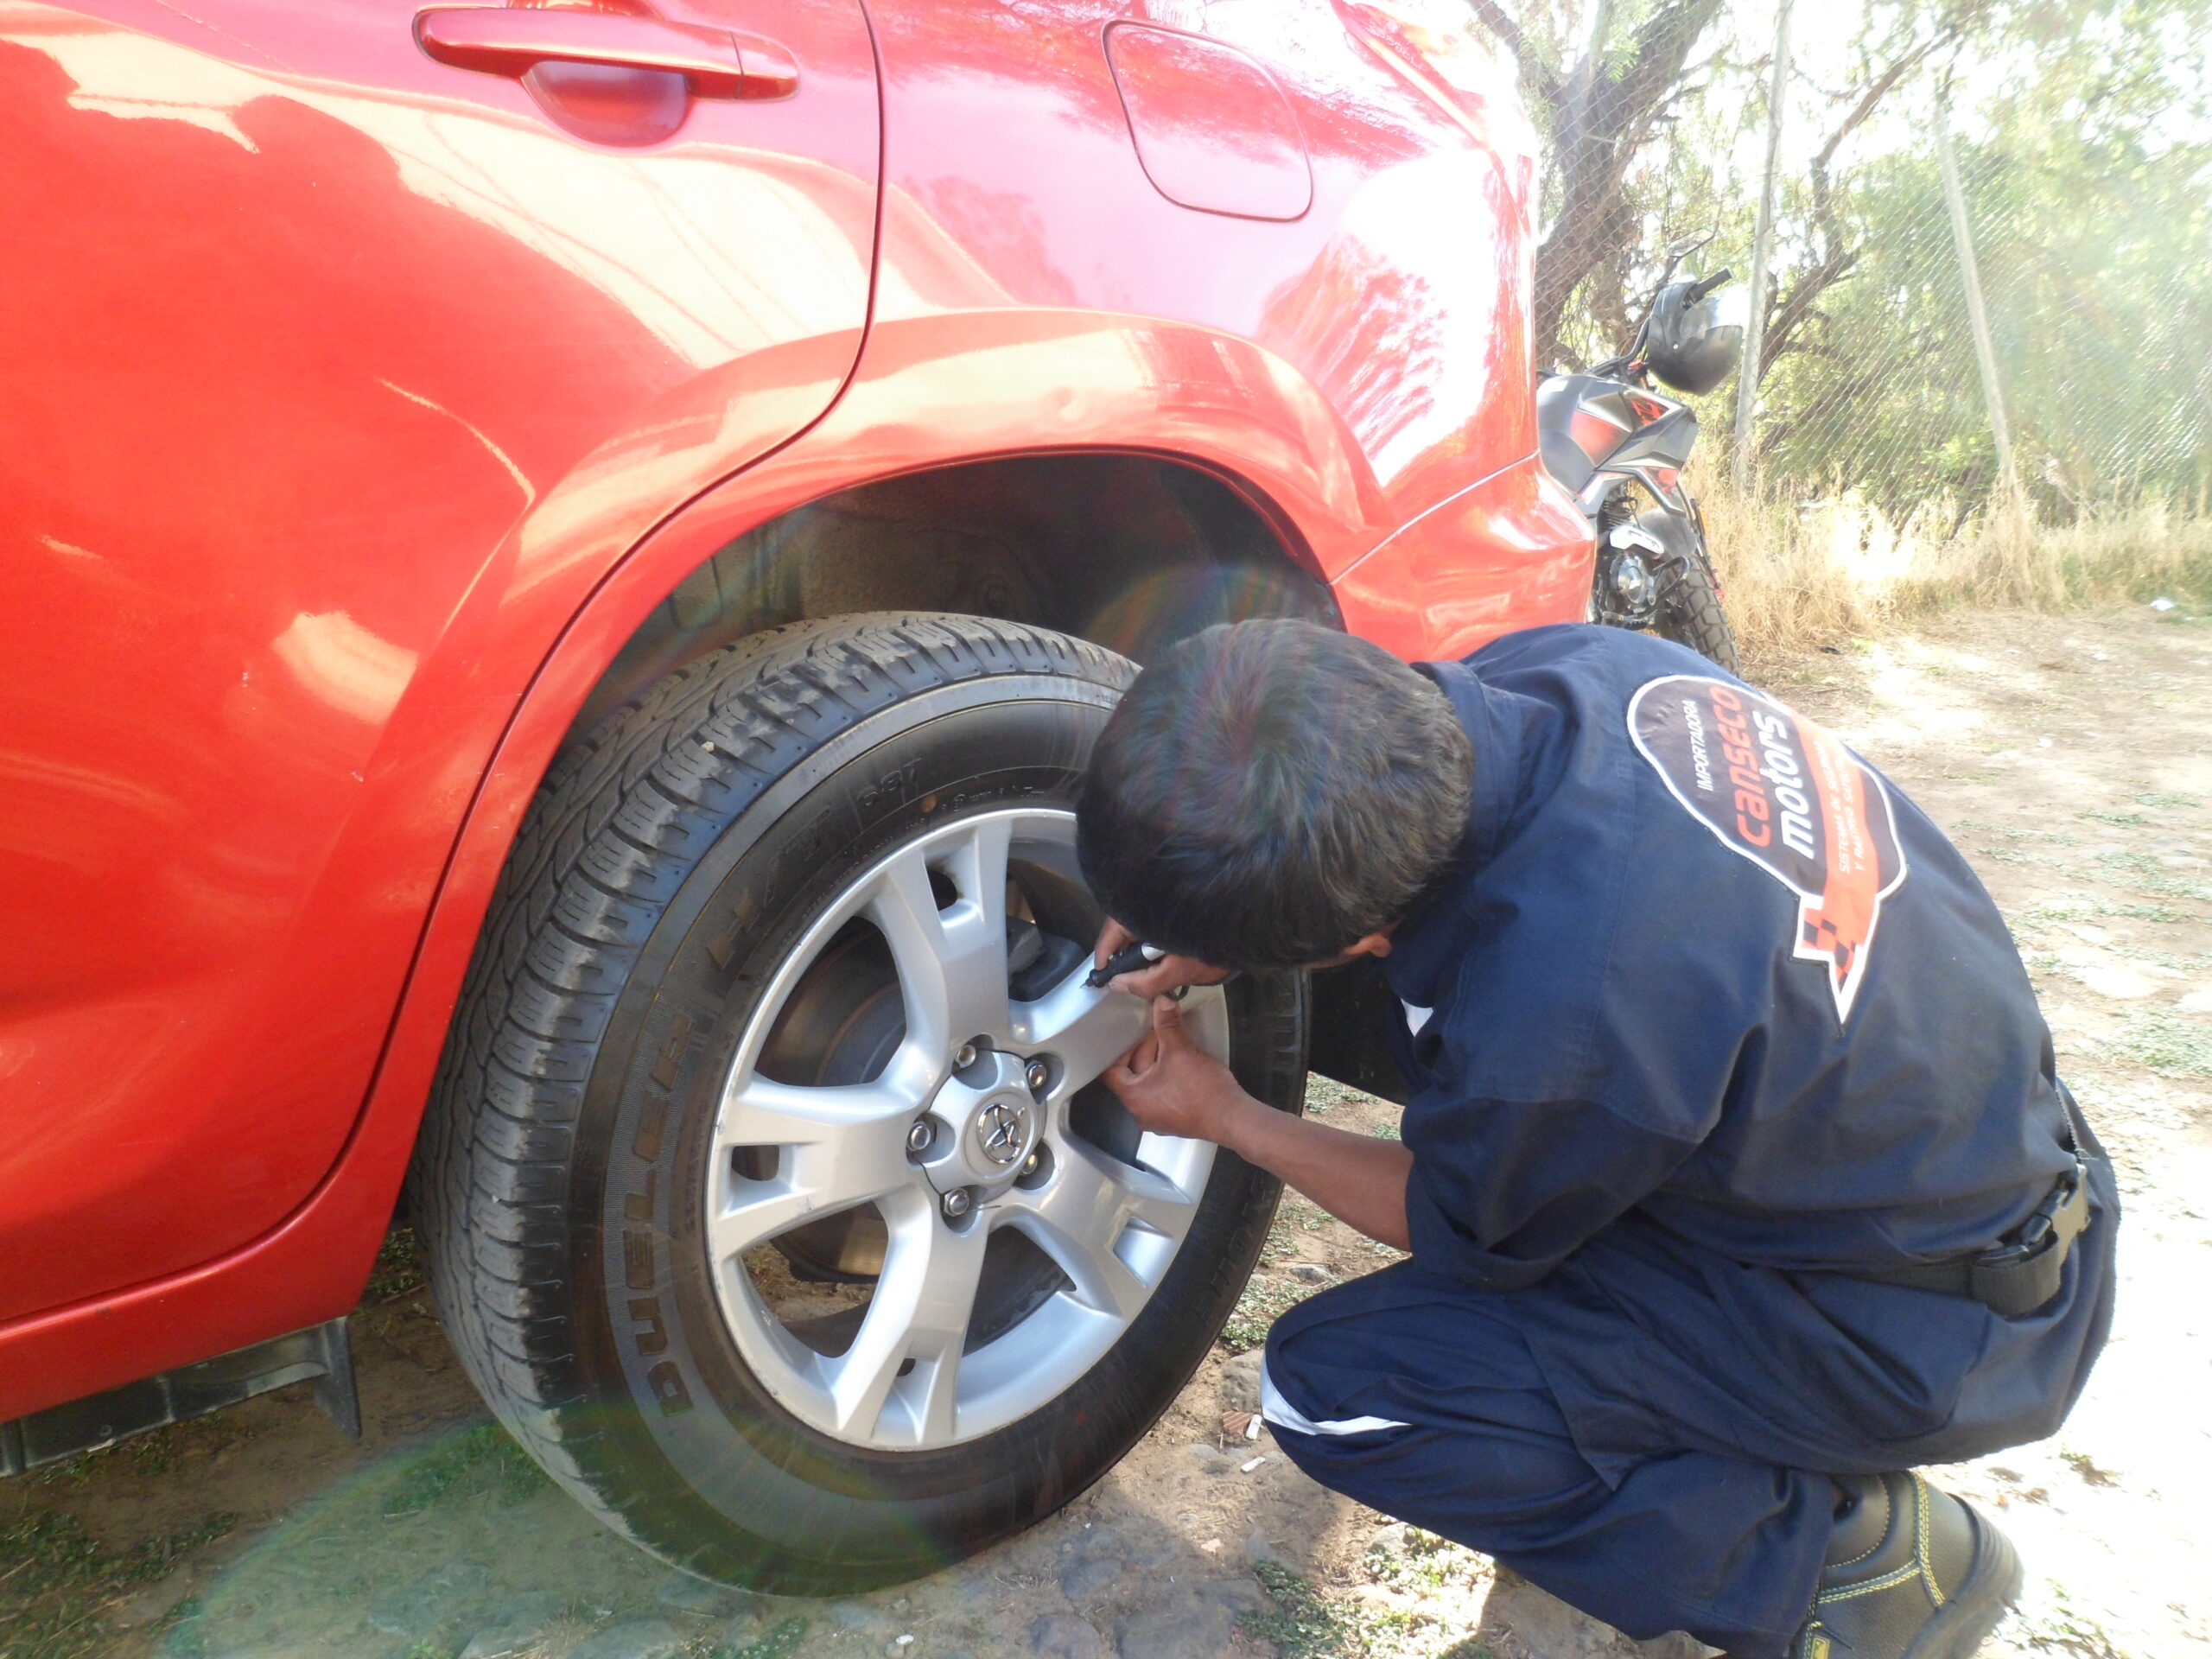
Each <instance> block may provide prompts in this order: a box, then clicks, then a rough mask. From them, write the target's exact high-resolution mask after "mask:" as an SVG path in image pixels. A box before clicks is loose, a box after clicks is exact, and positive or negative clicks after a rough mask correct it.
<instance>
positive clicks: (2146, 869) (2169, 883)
mask: <svg viewBox="0 0 2212 1659" xmlns="http://www.w3.org/2000/svg"><path fill="white" fill-rule="evenodd" d="M2096 861H2097V862H2098V863H2099V864H2101V865H2102V866H2103V867H2104V874H2105V878H2106V880H2111V881H2124V882H2125V883H2126V885H2127V886H2128V887H2133V888H2134V889H2135V891H2136V892H2138V893H2149V894H2150V895H2151V896H2152V897H2153V898H2156V899H2197V900H2199V901H2200V902H2202V903H2204V904H2212V881H2196V880H2188V879H2186V878H2183V877H2180V876H2173V875H2169V874H2166V871H2165V868H2164V866H2163V865H2161V864H2160V863H2159V862H2158V860H2157V859H2155V858H2153V857H2152V855H2150V854H2148V853H2099V854H2098V855H2097V858H2096Z"/></svg>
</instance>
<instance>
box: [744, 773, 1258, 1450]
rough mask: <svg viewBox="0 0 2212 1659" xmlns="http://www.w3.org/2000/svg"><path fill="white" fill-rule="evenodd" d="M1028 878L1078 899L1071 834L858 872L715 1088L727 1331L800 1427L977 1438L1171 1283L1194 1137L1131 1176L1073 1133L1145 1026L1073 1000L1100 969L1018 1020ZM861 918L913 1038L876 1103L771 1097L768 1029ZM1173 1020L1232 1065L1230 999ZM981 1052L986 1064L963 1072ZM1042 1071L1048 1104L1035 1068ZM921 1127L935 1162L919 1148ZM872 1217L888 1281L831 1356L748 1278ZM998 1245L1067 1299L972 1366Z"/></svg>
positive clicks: (1193, 1172) (1142, 1018)
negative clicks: (1043, 1264) (1018, 883)
mask: <svg viewBox="0 0 2212 1659" xmlns="http://www.w3.org/2000/svg"><path fill="white" fill-rule="evenodd" d="M1015 861H1019V862H1020V864H1021V865H1026V866H1029V867H1034V868H1039V869H1043V870H1046V871H1050V872H1052V874H1055V875H1057V876H1058V877H1060V878H1062V879H1064V880H1067V881H1071V882H1077V881H1079V880H1080V878H1079V876H1078V874H1077V868H1076V861H1075V819H1074V816H1073V815H1072V814H1071V813H1068V812H1065V811H1044V810H1015V811H1001V812H991V813H987V814H983V815H981V816H979V817H971V818H965V819H962V820H960V821H958V822H957V823H950V824H947V825H946V826H945V827H944V828H943V829H938V830H935V831H933V832H931V833H930V834H928V835H925V836H922V837H921V838H920V839H918V840H917V841H914V842H911V843H909V844H908V845H906V847H903V848H901V849H899V850H898V851H897V852H895V853H893V854H892V855H889V856H888V857H887V858H885V859H884V860H882V861H880V862H879V863H877V864H876V865H874V867H873V868H870V869H868V871H867V872H866V873H864V874H861V876H860V877H859V879H858V880H855V881H854V882H853V884H852V885H851V886H850V887H848V888H847V889H846V890H845V892H844V893H842V895H840V896H839V898H838V899H837V900H836V903H834V904H833V905H831V906H829V909H828V910H827V911H826V912H824V913H823V916H822V917H821V918H819V919H818V920H817V921H816V922H815V923H814V925H812V926H811V927H810V928H809V929H808V930H807V932H806V934H805V935H804V938H801V940H800V941H799V943H798V947H797V948H796V949H795V950H792V952H791V955H790V956H789V957H787V958H786V959H785V962H784V963H783V964H782V965H781V967H780V968H779V969H778V971H777V974H776V976H775V978H774V980H773V981H772V982H771V983H770V985H769V987H768V988H767V991H766V995H764V996H763V997H762V998H761V1001H760V1006H759V1007H758V1008H757V1010H756V1011H755V1013H754V1014H753V1020H752V1022H751V1024H750V1025H749V1026H748V1027H747V1030H746V1033H745V1036H744V1039H743V1040H742V1041H741V1043H740V1045H739V1046H738V1050H737V1052H736V1055H735V1057H734V1060H733V1062H732V1065H731V1068H730V1071H729V1074H728V1079H727V1080H726V1082H725V1084H724V1086H723V1090H722V1097H721V1107H720V1109H719V1111H718V1113H717V1116H716V1119H715V1141H714V1154H713V1157H712V1159H711V1160H710V1162H709V1166H708V1167H709V1176H708V1183H707V1192H706V1194H705V1198H706V1211H707V1227H706V1234H705V1236H706V1240H707V1248H708V1249H709V1252H710V1253H711V1265H712V1268H713V1274H714V1282H715V1295H716V1297H717V1298H718V1299H719V1300H720V1302H721V1310H722V1314H723V1317H724V1319H726V1320H727V1321H728V1327H729V1331H730V1334H731V1336H732V1338H733V1339H734V1341H735V1343H736V1344H737V1348H738V1351H739V1352H740V1353H741V1355H742V1356H743V1357H744V1358H745V1361H746V1363H747V1364H748V1365H749V1366H751V1367H752V1369H753V1373H754V1374H755V1376H758V1377H759V1378H760V1382H761V1383H762V1385H763V1386H764V1387H766V1389H767V1390H768V1391H769V1393H770V1394H772V1395H774V1396H775V1398H776V1399H777V1400H778V1401H779V1402H780V1403H781V1404H782V1405H783V1406H784V1408H785V1409H786V1410H789V1411H790V1412H791V1413H792V1414H794V1415H795V1416H797V1417H798V1418H799V1419H800V1420H801V1421H804V1422H805V1423H807V1424H809V1425H810V1427H814V1428H816V1429H817V1430H819V1431H821V1432H822V1433H825V1434H828V1435H830V1436H832V1437H834V1438H835V1439H837V1440H843V1441H847V1442H849V1443H851V1444H854V1445H857V1446H870V1447H874V1448H878V1449H884V1450H917V1449H921V1448H926V1447H936V1446H950V1445H954V1444H957V1443H958V1442H960V1441H963V1440H974V1439H976V1437H978V1436H980V1435H983V1434H987V1433H990V1432H992V1431H993V1430H995V1429H998V1428H1002V1427H1005V1426H1006V1425H1007V1424H1008V1423H1011V1422H1013V1421H1016V1420H1017V1419H1019V1418H1021V1417H1024V1416H1027V1414H1029V1413H1031V1412H1033V1411H1035V1410H1036V1409H1038V1408H1039V1407H1041V1406H1043V1405H1045V1404H1046V1402H1049V1401H1051V1400H1052V1399H1053V1398H1054V1397H1055V1396H1057V1395H1059V1394H1060V1393H1061V1392H1062V1391H1063V1390H1064V1389H1067V1388H1068V1387H1069V1386H1070V1385H1071V1384H1072V1383H1075V1382H1076V1381H1077V1378H1079V1377H1081V1376H1083V1375H1084V1372H1086V1371H1087V1370H1090V1368H1091V1367H1092V1366H1093V1365H1095V1364H1096V1363H1097V1362H1098V1361H1099V1359H1100V1358H1101V1357H1103V1355H1104V1354H1105V1352H1106V1351H1107V1350H1108V1349H1109V1348H1110V1347H1111V1346H1112V1345H1113V1344H1114V1342H1115V1341H1116V1338H1119V1337H1120V1335H1121V1334H1122V1332H1123V1331H1124V1330H1126V1329H1127V1328H1128V1325H1129V1322H1130V1321H1131V1320H1132V1319H1135V1317H1136V1315H1137V1314H1138V1313H1139V1312H1140V1311H1141V1309H1142V1308H1143V1307H1144V1306H1145V1304H1146V1302H1147V1300H1149V1299H1150V1298H1151V1295H1152V1293H1153V1291H1154V1289H1155V1288H1156V1287H1158V1286H1159V1284H1160V1280H1161V1279H1162V1278H1163V1277H1164V1276H1165V1275H1166V1272H1167V1268H1168V1266H1169V1264H1170V1263H1171V1262H1173V1260H1174V1257H1175V1253H1176V1250H1177V1249H1178V1248H1179V1246H1180V1245H1181V1243H1182V1241H1183V1237H1184V1235H1185V1233H1186V1232H1187V1231H1188V1230H1189V1229H1190V1225H1191V1222H1192V1217H1193V1216H1194V1215H1195V1214H1196V1212H1197V1210H1198V1201H1199V1198H1201V1196H1202V1195H1203V1194H1204V1192H1205V1184H1206V1177H1207V1174H1208V1173H1209V1172H1210V1171H1211V1168H1212V1166H1213V1156H1214V1148H1213V1147H1212V1146H1211V1145H1210V1144H1209V1143H1207V1142H1205V1141H1185V1140H1179V1139H1176V1138H1173V1137H1171V1136H1166V1135H1150V1134H1147V1135H1143V1136H1142V1138H1141V1141H1138V1142H1137V1144H1136V1147H1135V1161H1129V1160H1126V1159H1124V1158H1121V1157H1116V1156H1115V1155H1113V1154H1111V1153H1109V1152H1108V1151H1106V1150H1104V1149H1103V1147H1100V1146H1098V1145H1096V1144H1094V1143H1093V1142H1092V1141H1089V1140H1086V1139H1084V1137H1083V1136H1081V1135H1077V1133H1075V1132H1074V1129H1073V1127H1072V1125H1071V1118H1070V1106H1071V1102H1072V1101H1073V1100H1074V1099H1075V1096H1077V1092H1078V1091H1079V1090H1081V1089H1082V1088H1083V1086H1084V1084H1089V1083H1090V1082H1092V1081H1093V1080H1094V1079H1095V1078H1096V1077H1098V1075H1099V1074H1100V1073H1101V1072H1103V1071H1104V1070H1105V1069H1106V1067H1107V1066H1108V1065H1110V1064H1112V1062H1113V1061H1115V1060H1116V1059H1117V1058H1120V1057H1121V1056H1122V1054H1124V1053H1126V1052H1128V1049H1129V1048H1130V1047H1131V1046H1133V1045H1134V1044H1135V1042H1136V1041H1137V1040H1138V1039H1139V1038H1140V1037H1141V1036H1142V1034H1143V1033H1144V1031H1145V1029H1146V1027H1147V1023H1148V1020H1149V1018H1150V1016H1149V1014H1148V1012H1147V1008H1146V1006H1145V1004H1144V1003H1143V1001H1141V1000H1140V999H1138V998H1135V997H1132V996H1128V995H1122V994H1121V993H1119V992H1113V991H1103V990H1092V989H1090V988H1088V987H1087V986H1086V985H1084V975H1085V973H1086V972H1087V971H1088V969H1089V967H1090V961H1089V953H1088V951H1087V950H1086V951H1084V955H1083V957H1082V958H1081V959H1079V960H1077V962H1076V963H1074V965H1073V966H1072V967H1071V968H1070V969H1068V971H1067V972H1066V973H1065V975H1064V976H1061V977H1060V978H1059V979H1058V982H1057V983H1055V984H1053V985H1052V986H1051V987H1050V988H1047V989H1046V990H1045V991H1044V992H1043V994H1042V995H1039V996H1038V997H1037V998H1036V999H1035V1000H1033V1001H1014V998H1013V994H1012V992H1011V990H1010V988H1009V980H1008V969H1007V919H1008V907H1007V893H1008V881H1007V877H1008V872H1009V866H1010V864H1013V863H1014V862H1015ZM933 878H934V880H933ZM856 921H865V922H867V923H868V924H871V925H873V926H874V928H875V929H876V930H877V931H880V934H881V936H882V938H883V941H884V943H885V944H887V946H888V949H889V957H890V963H891V965H892V968H893V970H895V973H896V976H897V983H898V995H899V1002H900V1003H901V1005H902V1006H903V1008H904V1011H905V1032H904V1034H903V1036H901V1037H899V1039H898V1041H897V1045H896V1046H895V1047H894V1048H893V1049H892V1050H891V1052H890V1053H889V1056H888V1058H887V1060H886V1061H885V1063H884V1064H883V1065H881V1067H880V1070H879V1071H876V1072H875V1073H874V1076H873V1077H872V1078H871V1079H870V1080H869V1081H868V1082H865V1083H858V1084H843V1085H835V1086H801V1085H797V1084H787V1083H781V1082H778V1081H776V1080H775V1079H774V1078H772V1077H769V1076H767V1075H766V1074H765V1073H764V1072H763V1071H761V1070H760V1059H761V1055H762V1051H763V1049H764V1047H765V1046H766V1044H767V1043H768V1040H769V1038H770V1035H771V1033H772V1031H773V1030H774V1028H775V1026H776V1021H777V1019H778V1017H779V1014H781V1012H782V1011H783V1009H784V1007H785V1003H786V1002H787V1001H789V1000H790V999H791V995H792V994H793V992H794V990H795V989H796V988H798V985H799V983H800V982H801V980H802V979H803V978H804V977H805V976H806V974H807V971H808V969H810V967H811V966H812V965H813V964H814V963H816V961H817V957H821V956H822V955H823V951H824V948H825V946H827V945H828V944H829V943H830V941H831V940H832V939H833V938H836V937H838V936H839V934H840V931H841V930H844V929H846V928H848V927H849V925H851V924H853V923H855V922H856ZM1184 1019H1185V1026H1186V1028H1187V1029H1188V1030H1189V1031H1190V1033H1191V1035H1192V1039H1193V1040H1194V1041H1195V1042H1196V1043H1197V1044H1198V1046H1200V1047H1201V1048H1203V1049H1205V1050H1206V1051H1207V1052H1210V1053H1212V1054H1214V1055H1217V1056H1218V1057H1220V1058H1227V1057H1228V1052H1229V1012H1228V1006H1227V1003H1226V1001H1224V998H1223V995H1222V994H1221V992H1220V990H1219V989H1218V988H1205V989H1198V990H1194V991H1192V993H1191V995H1190V996H1189V998H1188V999H1187V1001H1185V1004H1184ZM979 1039H980V1040H979ZM968 1045H975V1046H976V1056H975V1058H974V1061H973V1063H972V1064H970V1065H967V1066H966V1067H965V1068H963V1070H962V1071H960V1073H959V1074H958V1075H957V1076H956V1075H955V1074H954V1065H955V1062H956V1058H957V1056H958V1055H959V1054H960V1052H961V1051H962V1049H963V1046H968ZM1039 1057H1041V1058H1045V1059H1046V1068H1045V1071H1046V1076H1045V1080H1044V1087H1043V1088H1042V1089H1038V1088H1035V1087H1033V1084H1032V1082H1031V1068H1030V1065H1029V1062H1030V1061H1031V1060H1032V1059H1033V1058H1039ZM925 1121H926V1122H928V1123H929V1124H930V1127H931V1134H930V1135H929V1137H928V1139H927V1140H922V1139H921V1137H920V1136H919V1135H918V1133H917V1129H916V1126H917V1124H918V1122H925ZM910 1136H912V1139H910ZM917 1141H919V1143H920V1144H919V1146H917V1144H916V1142H917ZM764 1154H765V1155H764ZM861 1206H873V1208H874V1211H875V1213H876V1214H877V1215H878V1216H880V1218H881V1221H882V1224H883V1230H884V1233H885V1239H884V1249H883V1260H882V1263H881V1269H880V1273H879V1274H875V1275H874V1285H873V1288H872V1292H871V1294H869V1296H868V1301H867V1304H866V1306H865V1310H864V1311H862V1312H861V1313H860V1318H859V1324H858V1328H857V1330H856V1331H855V1332H854V1333H853V1334H852V1336H851V1339H850V1342H849V1345H848V1346H846V1347H845V1348H843V1350H842V1351H841V1352H838V1353H835V1354H829V1353H823V1352H821V1351H817V1349H816V1348H815V1347H812V1346H810V1345H809V1344H806V1343H804V1342H802V1341H801V1340H800V1339H799V1338H798V1336H796V1335H794V1334H793V1332H792V1330H791V1328H790V1327H789V1326H787V1325H785V1322H784V1321H783V1320H782V1319H779V1317H778V1315H777V1314H776V1313H775V1312H773V1311H772V1309H771V1308H770V1306H768V1305H767V1303H766V1301H765V1300H763V1297H762V1295H761V1294H760V1287H759V1286H758V1284H757V1283H756V1282H755V1280H754V1277H753V1272H752V1270H751V1269H750V1268H748V1266H747V1258H748V1256H752V1255H756V1254H757V1253H758V1252H759V1250H760V1246H762V1245H763V1244H766V1243H772V1241H774V1240H775V1239H777V1238H778V1237H779V1236H783V1235H785V1234H786V1233H788V1232H790V1231H791V1230H792V1229H794V1228H797V1227H799V1226H801V1225H803V1224H810V1223H814V1222H817V1221H819V1220H821V1219H823V1217H830V1216H833V1215H835V1214H836V1213H838V1212H841V1211H853V1210H855V1209H857V1208H859V1207H861ZM1008 1228H1010V1229H1014V1230H1016V1231H1018V1232H1019V1233H1020V1234H1021V1235H1023V1236H1025V1237H1026V1238H1027V1241H1028V1242H1029V1243H1032V1244H1033V1245H1034V1246H1035V1247H1036V1248H1037V1249H1039V1250H1041V1251H1042V1252H1043V1253H1044V1255H1045V1256H1046V1257H1047V1258H1049V1260H1050V1262H1051V1263H1052V1266H1053V1267H1055V1268H1058V1273H1059V1274H1060V1275H1061V1279H1060V1281H1059V1283H1058V1288H1057V1289H1055V1290H1053V1291H1052V1294H1049V1295H1046V1296H1044V1297H1043V1298H1042V1299H1041V1300H1039V1301H1038V1302H1037V1304H1036V1306H1034V1307H1033V1309H1030V1310H1029V1311H1027V1312H1026V1313H1023V1314H1022V1316H1021V1317H1020V1318H1019V1319H1016V1320H1015V1321H1014V1323H1013V1324H1011V1325H1010V1326H1007V1328H1004V1329H1002V1330H999V1331H996V1332H995V1333H993V1334H991V1335H990V1336H989V1338H988V1340H985V1341H982V1342H979V1343H977V1344H976V1345H975V1346H974V1347H973V1348H972V1349H970V1347H969V1332H970V1328H971V1323H972V1321H973V1319H974V1316H975V1314H976V1305H977V1291H978V1286H979V1283H980V1282H981V1281H982V1275H983V1268H984V1258H985V1254H986V1251H987V1249H988V1247H989V1243H990V1239H991V1237H992V1235H993V1234H994V1233H995V1232H997V1231H999V1230H1001V1229H1008Z"/></svg>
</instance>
